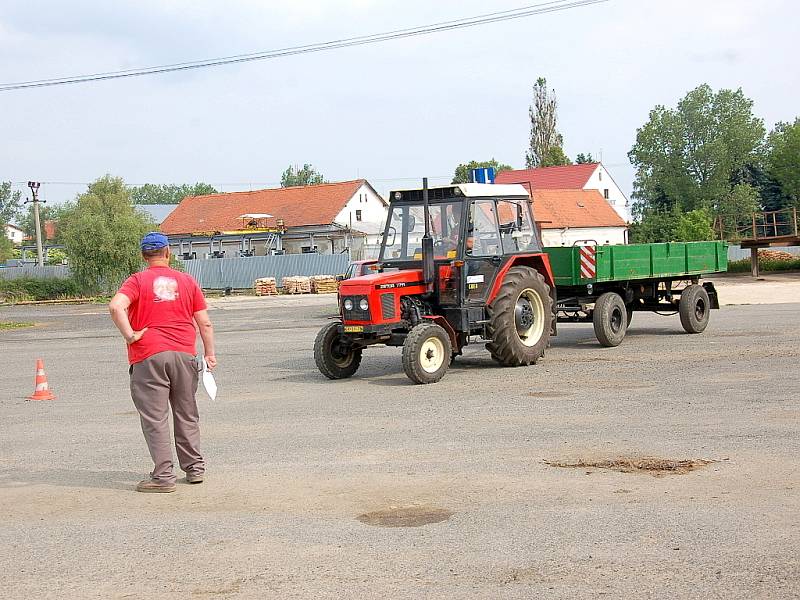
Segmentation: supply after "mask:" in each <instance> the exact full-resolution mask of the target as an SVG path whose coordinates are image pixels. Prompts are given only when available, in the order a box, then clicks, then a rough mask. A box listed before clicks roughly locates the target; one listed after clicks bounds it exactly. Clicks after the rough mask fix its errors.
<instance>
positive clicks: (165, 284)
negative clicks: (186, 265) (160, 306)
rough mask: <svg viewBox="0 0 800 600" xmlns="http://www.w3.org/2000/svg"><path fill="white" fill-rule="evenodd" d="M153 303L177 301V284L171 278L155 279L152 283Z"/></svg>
mask: <svg viewBox="0 0 800 600" xmlns="http://www.w3.org/2000/svg"><path fill="white" fill-rule="evenodd" d="M153 293H154V294H155V295H156V298H155V302H174V301H175V300H177V299H178V295H179V294H178V282H177V281H176V280H174V279H173V278H172V277H164V276H163V275H162V276H160V277H156V278H155V280H154V281H153Z"/></svg>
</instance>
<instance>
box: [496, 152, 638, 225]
mask: <svg viewBox="0 0 800 600" xmlns="http://www.w3.org/2000/svg"><path fill="white" fill-rule="evenodd" d="M495 181H496V183H521V184H522V185H524V186H525V187H527V188H528V191H529V192H531V193H533V192H534V191H536V190H597V191H598V192H600V195H601V196H603V198H604V199H605V200H606V202H608V204H610V205H611V206H612V207H613V208H614V210H615V211H616V212H617V214H618V215H619V216H620V217H621V218H622V220H623V221H625V222H626V223H630V221H631V211H630V203H629V202H628V198H627V197H626V196H625V194H623V193H622V190H621V189H620V188H619V186H618V185H617V184H616V182H615V181H614V178H613V177H611V174H610V173H609V172H608V170H607V169H606V168H605V166H603V163H585V164H580V165H565V166H562V167H540V168H538V169H522V170H519V171H503V172H502V173H498V174H497V177H496V179H495Z"/></svg>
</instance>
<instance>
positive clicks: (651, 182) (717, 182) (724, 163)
mask: <svg viewBox="0 0 800 600" xmlns="http://www.w3.org/2000/svg"><path fill="white" fill-rule="evenodd" d="M752 108H753V102H752V100H750V99H749V98H746V97H745V96H744V94H743V93H742V90H741V89H738V90H736V91H733V90H726V89H722V90H719V91H718V92H716V93H715V92H714V91H713V90H712V89H711V87H709V86H708V85H706V84H704V85H701V86H699V87H697V88H696V89H694V90H692V91H690V92H689V93H688V94H686V96H685V97H684V98H683V99H682V100H681V101H680V102H678V106H677V107H676V108H675V109H669V108H665V107H664V106H656V107H655V108H654V109H653V110H652V111H651V112H650V118H649V120H648V122H647V123H645V125H644V126H643V127H641V128H640V129H639V130H637V133H636V143H635V144H634V146H633V148H632V149H631V151H630V152H629V153H628V157H629V158H630V160H631V162H632V163H633V165H634V166H635V167H636V179H635V181H634V191H633V197H634V199H635V200H636V202H637V203H641V204H643V206H644V208H648V207H649V208H656V209H662V210H663V209H671V207H672V206H675V205H677V206H678V207H679V208H680V209H681V210H683V211H685V212H688V211H690V210H695V209H698V208H711V207H712V206H714V205H715V204H717V203H719V202H720V201H721V200H722V199H723V198H724V197H725V196H726V195H727V194H728V193H729V192H730V191H731V188H732V184H731V181H732V180H733V179H734V178H735V176H736V175H737V174H738V173H741V172H742V171H744V170H745V169H746V166H747V165H749V164H752V163H756V162H758V158H759V152H760V150H761V146H762V143H763V139H764V132H765V130H764V123H763V121H762V120H761V119H759V118H757V117H755V116H754V115H753V112H752Z"/></svg>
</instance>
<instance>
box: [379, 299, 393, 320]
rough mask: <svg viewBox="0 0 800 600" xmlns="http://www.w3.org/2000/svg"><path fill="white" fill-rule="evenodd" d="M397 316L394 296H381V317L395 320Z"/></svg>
mask: <svg viewBox="0 0 800 600" xmlns="http://www.w3.org/2000/svg"><path fill="white" fill-rule="evenodd" d="M394 315H395V306H394V294H392V293H388V294H381V316H382V317H383V318H384V319H385V320H390V319H391V320H393V319H394Z"/></svg>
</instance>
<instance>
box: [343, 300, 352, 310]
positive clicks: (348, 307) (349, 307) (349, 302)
mask: <svg viewBox="0 0 800 600" xmlns="http://www.w3.org/2000/svg"><path fill="white" fill-rule="evenodd" d="M344 309H345V310H353V301H352V300H351V299H350V298H348V299H347V300H345V301H344Z"/></svg>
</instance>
